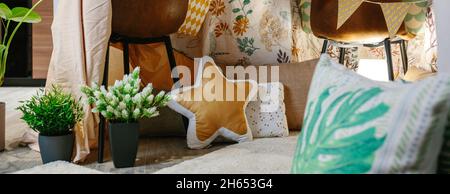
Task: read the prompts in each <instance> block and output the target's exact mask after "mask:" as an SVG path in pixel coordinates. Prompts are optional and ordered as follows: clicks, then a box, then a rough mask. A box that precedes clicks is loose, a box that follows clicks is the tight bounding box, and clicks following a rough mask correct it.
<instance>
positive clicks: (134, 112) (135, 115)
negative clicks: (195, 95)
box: [133, 108, 141, 119]
mask: <svg viewBox="0 0 450 194" xmlns="http://www.w3.org/2000/svg"><path fill="white" fill-rule="evenodd" d="M140 115H141V111H140V110H139V109H138V108H137V109H135V110H134V111H133V118H135V119H138V118H139V116H140Z"/></svg>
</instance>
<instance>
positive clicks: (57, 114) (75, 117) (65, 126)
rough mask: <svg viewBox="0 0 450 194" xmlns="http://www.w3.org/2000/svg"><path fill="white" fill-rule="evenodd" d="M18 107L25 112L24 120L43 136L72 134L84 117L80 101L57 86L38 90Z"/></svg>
mask: <svg viewBox="0 0 450 194" xmlns="http://www.w3.org/2000/svg"><path fill="white" fill-rule="evenodd" d="M17 109H18V110H20V111H21V112H22V113H23V116H22V120H24V121H25V122H26V123H27V124H28V125H29V126H30V128H31V129H33V130H34V131H36V132H38V133H39V134H40V135H43V136H62V135H68V134H71V133H72V129H73V128H74V126H75V124H76V123H78V122H80V121H81V120H82V119H83V108H82V106H81V105H80V103H79V102H78V101H77V100H75V98H74V97H73V96H72V95H70V94H67V93H64V92H63V91H62V89H61V88H59V87H56V86H53V88H52V89H51V90H49V91H44V90H43V89H42V90H40V91H38V93H37V94H36V95H35V96H33V97H31V99H30V100H28V101H25V102H22V105H21V106H20V107H18V108H17Z"/></svg>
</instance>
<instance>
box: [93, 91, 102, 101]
mask: <svg viewBox="0 0 450 194" xmlns="http://www.w3.org/2000/svg"><path fill="white" fill-rule="evenodd" d="M100 95H101V93H100V91H98V90H96V91H95V92H94V96H95V98H97V99H98V98H100Z"/></svg>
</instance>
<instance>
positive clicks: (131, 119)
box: [81, 68, 171, 123]
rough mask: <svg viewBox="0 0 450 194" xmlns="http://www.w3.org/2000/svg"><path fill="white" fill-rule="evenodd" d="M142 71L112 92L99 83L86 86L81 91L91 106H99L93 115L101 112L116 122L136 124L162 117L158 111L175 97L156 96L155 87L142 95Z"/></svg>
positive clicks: (123, 81) (147, 88) (118, 85)
mask: <svg viewBox="0 0 450 194" xmlns="http://www.w3.org/2000/svg"><path fill="white" fill-rule="evenodd" d="M139 72H140V69H139V68H136V69H135V70H134V71H133V73H132V74H131V75H125V76H124V78H123V80H121V81H116V83H115V84H114V86H111V87H109V88H108V91H107V90H106V89H105V86H101V87H99V86H98V85H97V84H95V83H93V87H87V86H84V87H82V88H81V91H82V92H83V93H84V94H86V96H87V97H88V99H87V101H88V103H89V104H91V105H95V108H94V109H93V110H92V112H94V113H101V114H102V115H103V116H104V117H105V118H106V119H108V120H109V121H110V122H112V123H136V122H137V121H138V120H139V119H143V118H152V117H156V116H158V115H159V112H158V110H157V109H158V108H161V107H164V106H166V105H167V103H168V102H169V100H170V99H171V97H170V95H167V94H166V93H165V92H164V91H161V92H160V93H159V94H157V95H156V96H155V95H153V94H152V91H153V87H152V85H151V84H148V85H147V86H146V87H145V88H144V89H143V90H142V92H139V91H140V86H141V79H139Z"/></svg>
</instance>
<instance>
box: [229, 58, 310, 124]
mask: <svg viewBox="0 0 450 194" xmlns="http://www.w3.org/2000/svg"><path fill="white" fill-rule="evenodd" d="M317 62H318V59H314V60H310V61H304V62H301V63H287V64H276V65H262V66H269V67H270V66H276V67H279V71H280V73H279V74H280V76H279V80H273V79H271V78H270V75H271V71H270V70H271V68H268V70H269V71H268V73H267V75H258V82H262V83H264V82H277V81H279V82H281V83H282V84H283V85H284V95H285V99H284V100H285V104H286V115H287V120H288V126H289V129H290V130H300V129H301V128H302V125H303V114H304V112H305V107H306V100H307V98H308V91H309V85H310V84H311V80H312V76H313V74H314V70H315V68H316V64H317ZM257 67H261V66H257ZM221 68H222V69H223V70H224V69H225V66H223V65H222V66H221ZM224 71H225V70H224ZM227 76H228V78H229V79H235V77H232V76H233V75H227Z"/></svg>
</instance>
